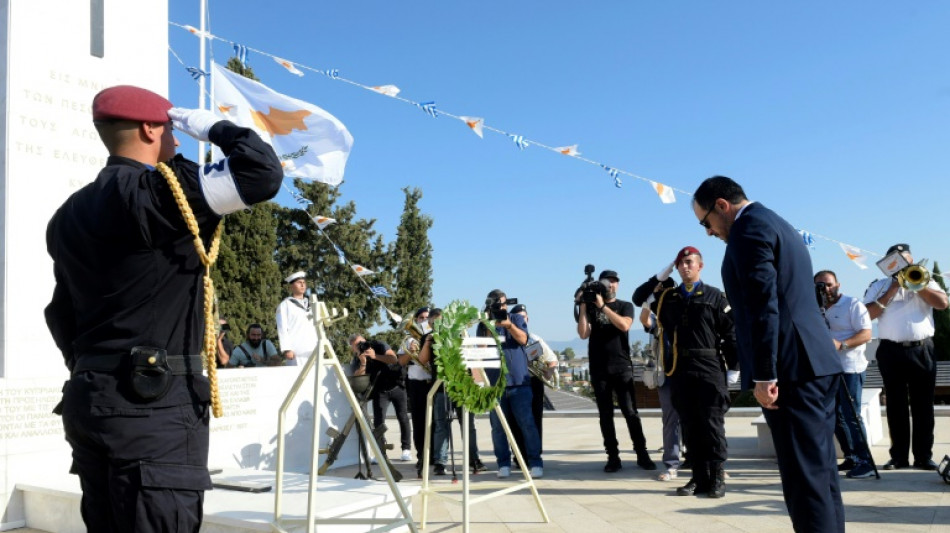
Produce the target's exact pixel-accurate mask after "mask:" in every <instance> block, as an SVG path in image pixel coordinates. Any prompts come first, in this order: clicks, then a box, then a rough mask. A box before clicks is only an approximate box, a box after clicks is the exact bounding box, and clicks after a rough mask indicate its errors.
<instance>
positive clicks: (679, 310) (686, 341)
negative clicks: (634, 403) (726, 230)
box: [638, 246, 737, 498]
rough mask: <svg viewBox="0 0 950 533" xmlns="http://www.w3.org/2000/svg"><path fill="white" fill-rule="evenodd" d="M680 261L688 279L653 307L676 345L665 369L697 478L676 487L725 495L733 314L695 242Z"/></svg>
mask: <svg viewBox="0 0 950 533" xmlns="http://www.w3.org/2000/svg"><path fill="white" fill-rule="evenodd" d="M674 266H675V267H676V269H677V270H678V271H679V274H680V277H681V278H682V279H683V283H682V284H680V285H679V286H677V287H668V288H665V289H662V292H660V293H659V294H657V295H656V298H655V300H654V301H653V303H651V304H650V307H651V309H652V310H653V312H654V313H656V315H657V318H658V320H659V325H660V327H661V331H662V335H663V339H665V341H666V342H661V343H660V346H663V345H664V344H665V345H666V346H669V347H670V349H671V350H672V351H673V354H672V356H673V357H672V360H671V362H670V363H668V364H667V366H666V367H665V369H666V372H667V376H668V377H667V379H669V380H671V385H672V397H673V406H674V408H675V409H676V412H677V413H678V414H679V416H680V420H681V421H682V423H683V426H684V429H685V431H684V432H683V433H684V435H685V437H686V447H687V448H688V449H689V459H690V462H692V466H693V473H692V474H693V475H692V479H690V480H689V483H687V484H686V485H685V486H683V487H680V488H678V489H677V490H676V493H677V494H678V495H680V496H689V495H692V494H697V495H698V494H706V495H707V496H709V497H710V498H722V497H723V496H724V495H725V472H724V470H723V467H722V464H723V462H724V461H725V460H726V430H725V414H726V411H727V410H728V409H729V390H728V386H727V384H726V370H727V368H735V367H736V364H737V363H736V339H735V330H734V328H733V325H732V315H731V314H730V312H729V311H730V307H729V302H727V301H726V297H725V295H724V294H723V293H722V291H720V290H719V289H717V288H715V287H712V286H709V285H706V284H705V283H703V282H702V281H700V279H699V274H700V271H701V270H702V268H703V257H702V255H701V254H700V253H699V250H697V249H696V248H693V247H692V246H687V247H685V248H683V249H682V250H680V251H679V253H678V254H677V255H676V260H675V261H674ZM644 285H649V286H651V287H656V286H657V280H656V278H655V277H654V278H650V280H648V281H647V282H646V284H644ZM638 291H639V289H638ZM666 360H668V361H669V360H670V358H668V357H667V358H666Z"/></svg>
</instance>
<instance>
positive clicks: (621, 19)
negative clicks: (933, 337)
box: [168, 0, 950, 341]
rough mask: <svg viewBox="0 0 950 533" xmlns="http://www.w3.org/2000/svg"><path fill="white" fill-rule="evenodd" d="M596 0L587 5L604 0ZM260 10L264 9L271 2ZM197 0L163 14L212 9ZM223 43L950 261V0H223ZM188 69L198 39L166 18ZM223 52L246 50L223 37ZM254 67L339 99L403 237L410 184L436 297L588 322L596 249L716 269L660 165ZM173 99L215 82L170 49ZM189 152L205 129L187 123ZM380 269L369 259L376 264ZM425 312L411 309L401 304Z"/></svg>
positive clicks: (630, 258)
mask: <svg viewBox="0 0 950 533" xmlns="http://www.w3.org/2000/svg"><path fill="white" fill-rule="evenodd" d="M588 4H589V5H588ZM264 5H266V6H267V8H266V10H262V6H264ZM198 9H199V8H198V3H197V2H196V1H194V0H188V1H185V0H170V1H169V20H170V21H172V22H176V23H179V24H190V25H193V26H196V27H197V26H198V25H199V10H198ZM209 12H210V22H211V26H210V30H211V32H212V33H214V34H215V35H217V36H219V37H221V38H223V39H226V40H228V41H236V42H239V43H242V44H245V45H246V46H249V47H252V48H257V49H260V50H262V51H265V52H268V53H271V54H274V55H277V56H280V57H283V58H285V59H288V60H291V61H294V62H296V63H300V64H304V65H307V66H311V67H314V68H319V69H329V68H335V69H339V71H340V74H341V76H344V77H346V78H349V79H352V80H354V81H357V82H360V83H363V84H366V85H383V84H394V85H397V86H399V87H400V89H402V93H401V94H400V96H403V97H406V98H409V99H411V100H415V101H435V102H436V104H437V106H438V107H439V108H440V109H444V110H446V111H449V112H451V113H454V114H457V115H469V116H478V117H484V118H485V119H486V124H488V125H491V126H494V127H497V128H499V129H502V130H505V131H509V132H513V133H517V134H520V135H523V136H525V137H527V138H528V139H532V140H536V141H539V142H541V143H544V144H547V145H549V146H564V145H572V144H578V145H579V148H578V149H579V151H580V152H581V154H582V155H583V156H584V157H587V158H590V159H592V160H594V161H597V162H600V163H604V164H606V165H609V166H612V167H615V168H620V169H623V170H626V171H629V172H632V173H635V174H637V175H640V176H643V177H646V178H648V179H651V180H654V181H658V182H661V183H664V184H667V185H669V186H672V187H674V188H676V189H679V190H683V191H689V192H692V191H693V190H694V189H695V188H696V186H698V185H699V183H700V182H701V181H702V180H703V179H705V178H706V177H709V176H711V175H714V174H723V175H727V176H730V177H732V178H733V179H735V180H736V181H738V182H739V183H740V184H742V185H743V187H745V190H746V193H747V195H748V196H749V197H750V198H751V199H753V200H757V201H760V202H762V203H763V204H765V205H767V206H768V207H770V208H772V209H774V210H776V211H777V212H779V213H780V214H781V215H783V216H784V217H786V218H787V219H788V220H789V221H790V222H791V223H792V224H793V225H795V226H796V227H798V228H801V229H805V230H808V231H810V232H812V233H813V234H817V235H821V236H825V237H828V238H831V239H834V240H837V241H843V242H846V243H848V244H851V245H854V246H857V247H859V248H862V249H865V250H868V251H871V252H874V253H877V254H881V253H883V252H884V250H886V249H887V247H888V246H890V245H891V244H894V243H896V242H908V243H910V244H911V246H912V249H913V251H914V255H915V257H916V258H917V259H920V258H924V257H926V258H930V261H931V265H932V263H933V261H934V259H936V260H938V261H940V262H941V268H942V269H944V270H947V269H950V253H948V252H950V245H948V239H947V237H946V235H947V229H946V227H947V223H946V219H945V217H943V215H944V213H945V210H946V208H945V206H946V205H947V200H946V191H947V179H946V178H947V168H948V165H947V154H948V146H950V143H948V141H950V134H948V129H947V127H946V123H947V116H948V111H950V68H948V61H947V50H950V42H948V41H950V33H948V32H947V31H946V24H947V22H948V20H950V16H948V15H950V4H948V3H943V2H935V1H924V2H914V3H894V2H882V1H870V2H869V1H862V2H857V1H847V2H814V1H807V2H795V3H775V2H753V1H742V2H715V3H713V2H701V1H690V2H633V1H609V2H608V1H605V2H589V3H578V2H565V1H560V0H551V1H548V2H512V1H510V0H509V1H506V2H500V1H496V0H485V1H482V2H477V3H475V2H444V1H441V2H436V1H415V2H374V1H368V2H336V3H328V2H300V1H288V0H271V1H269V2H266V3H262V2H251V1H247V0H230V1H227V2H225V1H223V0H210V5H209ZM168 31H169V44H170V46H171V47H172V48H173V49H174V51H175V52H176V53H177V54H179V55H180V56H181V57H182V59H183V60H184V61H185V63H186V64H187V65H189V66H191V65H197V64H198V40H197V39H196V38H195V37H194V36H193V35H191V34H189V33H187V32H185V31H184V30H182V29H180V28H178V27H175V26H169V30H168ZM213 53H214V57H215V59H216V60H218V61H219V62H221V63H224V62H226V61H227V58H228V57H229V56H230V55H231V54H232V51H231V47H230V45H229V44H227V43H222V42H216V43H214V45H213ZM249 64H250V65H251V66H252V67H253V68H254V70H255V72H256V73H257V75H258V76H259V77H260V78H261V80H262V81H263V82H264V83H265V84H267V85H268V86H270V87H271V88H273V89H274V90H277V91H279V92H282V93H285V94H288V95H290V96H293V97H296V98H299V99H302V100H306V101H309V102H312V103H314V104H316V105H318V106H320V107H322V108H324V109H326V110H327V111H329V112H330V113H332V114H334V115H335V116H336V117H337V118H339V119H340V120H341V121H342V122H343V123H344V124H346V126H347V127H348V128H349V130H350V132H351V133H352V135H353V137H354V138H355V142H354V146H353V151H352V153H351V154H350V159H349V162H348V165H347V170H346V178H345V182H344V183H343V184H342V185H341V186H340V187H341V192H342V194H343V199H344V200H353V201H355V202H356V205H357V208H358V215H359V216H361V217H364V218H375V219H377V224H376V229H377V230H378V231H379V232H380V233H381V234H382V235H383V236H384V238H385V239H386V240H388V241H391V240H393V239H395V227H396V225H397V224H398V220H399V216H400V214H401V210H402V204H403V194H402V192H401V189H402V188H403V187H406V186H411V187H419V188H421V189H422V191H423V194H424V196H423V199H422V201H421V204H420V205H421V208H422V210H423V211H424V212H426V213H428V214H429V215H431V216H432V217H433V219H434V221H435V224H434V226H433V228H432V230H431V231H430V234H429V238H430V239H431V241H432V244H433V247H434V253H433V268H434V276H435V279H434V287H433V292H434V299H435V302H434V303H435V304H437V305H444V304H445V303H447V302H448V301H450V300H454V299H467V300H469V301H471V302H473V303H475V304H476V305H480V303H481V302H482V301H483V300H484V296H485V294H486V293H488V291H490V290H491V289H494V288H501V289H503V290H505V291H506V292H507V293H508V295H509V296H512V297H517V298H519V300H521V301H522V302H523V303H526V304H527V306H528V309H529V312H530V314H531V324H530V325H531V328H532V330H533V331H534V332H536V333H538V334H540V335H542V336H543V337H544V338H546V339H548V340H552V341H565V340H570V339H574V338H576V332H575V329H574V320H573V316H572V313H571V310H572V296H573V293H574V290H575V289H576V288H577V286H578V285H579V283H580V282H581V281H582V279H583V269H584V265H585V264H587V263H593V264H594V265H596V267H597V270H598V272H599V271H600V270H602V269H605V268H610V269H613V270H617V271H618V272H619V273H620V276H621V284H620V297H621V298H623V299H629V297H630V294H631V293H632V291H633V289H634V288H635V287H636V285H638V284H639V283H641V282H642V281H643V280H645V279H646V278H647V277H649V276H650V275H651V274H654V273H656V271H657V270H659V269H660V268H661V267H662V266H664V265H665V264H667V263H669V262H670V261H671V260H672V258H673V256H674V255H675V253H676V251H677V250H678V249H679V248H681V247H683V246H685V245H693V246H696V247H698V248H699V249H700V250H701V251H702V252H703V255H704V258H705V263H706V266H705V270H704V272H703V274H704V276H703V277H704V279H705V280H706V281H707V282H708V283H711V284H713V285H717V286H721V281H720V275H719V268H720V264H721V259H722V255H723V251H724V247H725V245H724V244H723V243H722V242H721V241H719V240H717V239H713V238H710V237H706V236H705V234H704V233H703V231H702V228H700V227H699V226H698V225H697V223H696V219H695V217H694V216H693V214H692V210H691V209H690V201H689V200H690V199H689V195H688V194H683V193H679V192H678V193H677V202H676V203H674V204H669V205H664V204H662V203H661V202H660V201H659V199H658V197H657V195H656V193H654V191H653V189H652V188H651V187H650V186H649V184H647V183H645V182H643V181H640V180H637V179H634V178H631V177H623V186H622V187H621V188H616V187H615V186H614V181H613V179H612V178H611V177H610V176H609V175H608V174H607V172H605V171H604V170H603V169H601V168H599V167H597V166H595V165H591V164H588V163H585V162H582V161H578V160H575V159H572V158H569V157H565V156H561V155H558V154H555V153H552V152H550V151H547V150H544V149H541V148H539V147H537V146H534V147H532V146H529V147H528V148H527V149H526V150H524V151H520V150H518V148H516V147H515V145H514V144H513V143H512V142H511V140H509V139H507V138H505V137H503V136H501V135H498V134H494V133H490V132H486V133H485V138H484V139H479V138H478V137H477V136H476V135H474V134H473V133H472V132H471V130H469V129H468V128H467V127H465V126H464V125H463V124H462V123H461V122H459V121H457V120H454V119H451V118H448V117H444V116H443V117H439V118H435V119H433V118H430V117H429V116H427V115H425V114H424V113H423V112H422V111H420V110H419V109H417V108H415V107H413V106H411V105H408V104H405V103H402V102H399V101H397V100H393V99H391V98H387V97H385V96H381V95H377V94H375V93H372V92H369V91H365V90H363V89H360V88H357V87H354V86H351V85H349V84H346V83H342V82H339V81H334V80H330V79H329V78H326V77H324V76H321V75H319V74H316V73H311V72H308V73H307V75H306V76H304V77H302V78H298V77H296V76H293V75H291V74H289V73H288V72H287V71H286V70H284V69H283V68H282V67H280V66H279V65H277V64H276V63H275V62H274V61H273V60H272V59H271V58H269V57H266V56H262V55H259V54H255V53H253V52H251V53H250V56H249ZM169 84H170V93H171V99H172V100H173V101H174V102H176V104H177V105H180V106H189V107H194V106H195V105H196V104H197V98H198V97H197V85H196V84H195V82H194V81H193V80H192V79H191V77H190V75H189V74H188V73H187V72H186V71H185V70H184V68H183V67H181V66H180V65H179V63H178V62H177V60H176V59H174V57H172V56H171V55H169ZM179 139H180V140H181V141H182V143H183V150H184V153H185V154H186V155H189V156H191V157H193V156H194V154H195V150H194V145H193V144H192V143H189V142H187V140H186V139H185V138H182V136H181V135H179ZM873 259H876V257H872V260H871V261H869V265H870V267H871V268H869V269H868V270H860V269H858V268H857V267H856V266H854V265H853V263H851V261H849V260H848V259H847V257H846V256H845V255H844V253H843V252H842V251H841V249H840V247H839V246H838V244H836V243H835V242H830V241H828V240H825V239H822V238H816V239H815V247H814V250H812V261H813V263H814V266H815V269H816V270H819V269H826V268H827V269H831V270H834V271H836V272H838V274H839V280H840V281H841V282H842V286H843V287H842V288H843V291H844V292H845V293H848V294H858V295H860V294H862V293H863V291H864V289H865V287H866V286H867V285H868V283H870V282H871V281H872V280H873V279H875V278H876V277H878V276H879V275H880V272H879V271H877V269H876V268H875V267H874V265H873ZM366 266H369V267H372V265H366ZM396 311H397V312H400V311H407V310H396Z"/></svg>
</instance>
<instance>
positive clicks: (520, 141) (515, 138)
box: [508, 134, 528, 150]
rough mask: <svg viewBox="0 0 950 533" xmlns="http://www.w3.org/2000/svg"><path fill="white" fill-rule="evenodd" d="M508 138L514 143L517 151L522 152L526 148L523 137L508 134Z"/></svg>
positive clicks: (526, 143) (525, 141)
mask: <svg viewBox="0 0 950 533" xmlns="http://www.w3.org/2000/svg"><path fill="white" fill-rule="evenodd" d="M508 136H509V137H511V140H512V141H514V143H515V146H517V147H518V149H519V150H524V149H525V148H527V147H528V141H527V140H526V139H525V138H524V136H522V135H512V134H509V135H508Z"/></svg>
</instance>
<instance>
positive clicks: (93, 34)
mask: <svg viewBox="0 0 950 533" xmlns="http://www.w3.org/2000/svg"><path fill="white" fill-rule="evenodd" d="M197 9H198V8H197V5H196V8H195V10H196V12H197ZM196 16H197V13H196ZM0 29H2V31H0V40H2V47H0V75H2V83H0V140H2V146H3V157H2V158H0V162H2V163H0V198H2V202H0V213H2V226H0V227H2V231H0V258H2V261H3V269H2V271H0V301H2V303H3V305H2V306H0V509H2V514H0V530H6V529H13V528H17V527H23V526H25V525H28V524H27V523H26V516H25V511H24V504H23V496H22V494H21V493H19V492H18V491H17V490H16V486H17V484H18V483H20V484H24V485H26V484H36V483H38V482H39V483H42V481H43V480H44V478H47V479H49V478H53V477H66V476H68V474H67V472H68V469H69V465H70V462H71V458H70V450H69V446H68V445H67V444H66V442H65V440H64V439H63V430H62V422H61V420H60V418H59V417H58V416H55V415H53V414H52V413H51V411H52V409H53V407H54V406H55V404H56V403H57V402H58V401H59V399H60V390H61V389H62V385H63V382H64V381H65V380H66V379H67V378H68V374H67V371H66V368H65V366H64V364H63V360H62V356H61V354H60V352H59V350H58V349H57V348H56V346H55V344H54V343H53V340H52V338H51V337H50V334H49V331H48V330H47V327H46V321H45V319H44V316H43V309H44V308H45V306H46V305H47V303H48V302H49V301H50V298H51V296H52V291H53V269H52V261H51V260H50V258H49V256H48V255H47V253H46V244H45V242H46V225H47V222H48V221H49V219H50V217H51V216H52V214H53V212H54V211H55V210H56V208H57V207H58V206H59V205H60V204H62V202H63V201H64V200H65V199H66V198H67V197H68V196H69V195H70V194H71V193H73V192H74V191H76V190H78V189H79V188H80V187H82V186H84V185H85V184H87V183H89V182H91V181H92V180H93V179H94V178H95V177H96V175H97V173H98V171H99V169H100V168H101V167H102V166H104V164H105V161H106V157H107V155H108V154H107V153H106V150H105V148H104V147H103V146H102V143H101V142H100V141H99V137H98V135H97V134H96V131H95V129H94V127H93V125H92V99H93V97H94V96H95V95H96V93H97V92H99V91H100V90H101V89H103V88H106V87H109V86H112V85H119V84H130V85H138V86H142V87H146V88H149V89H151V90H153V91H155V92H157V93H160V94H165V95H167V94H168V91H167V87H168V76H169V68H168V32H169V26H168V5H167V0H147V1H146V0H137V1H131V2H118V1H117V2H106V1H105V0H89V1H83V0H76V1H70V2H64V1H56V0H0ZM196 46H197V41H196ZM296 372H297V369H295V368H277V369H274V368H267V369H258V370H243V371H242V370H229V371H222V372H220V374H219V375H220V376H221V383H220V389H221V392H222V397H223V398H224V403H225V417H224V418H221V419H214V420H212V437H211V459H210V462H211V463H212V464H211V466H219V467H223V468H261V469H268V468H272V466H271V463H272V456H273V450H272V443H273V442H274V441H275V440H276V413H277V407H278V406H279V405H280V402H281V401H282V400H283V396H284V394H285V393H286V391H287V390H288V388H289V386H290V384H291V383H292V382H293V380H294V379H295V377H296V375H297V373H296ZM328 385H329V389H328V391H329V392H330V394H328V399H327V403H328V405H327V408H326V409H324V410H323V411H324V412H326V413H327V415H326V416H325V417H323V420H322V421H321V426H324V427H326V426H327V425H328V424H330V423H332V424H333V425H335V426H339V425H340V424H341V423H340V422H339V419H342V418H344V417H345V416H348V415H349V411H348V408H346V407H344V406H343V403H342V402H338V401H335V399H332V398H331V397H332V396H334V395H333V394H332V392H333V391H334V390H339V385H338V384H336V383H332V384H331V383H328ZM305 390H306V389H305ZM311 390H312V389H311ZM310 402H311V399H309V398H308V395H307V394H301V395H300V398H299V399H298V400H297V402H296V405H297V407H298V408H297V409H295V410H293V411H292V412H293V413H297V415H298V416H297V419H296V420H291V421H290V422H291V426H292V428H293V429H291V431H290V434H291V435H290V436H291V438H290V439H289V440H290V442H292V443H293V442H296V443H298V444H297V448H298V451H297V453H296V454H295V455H294V456H293V457H289V458H288V465H287V466H288V469H290V470H296V471H306V470H307V468H308V466H309V448H310V447H309V439H306V443H304V442H303V439H302V437H301V436H302V435H310V434H311V433H310V430H308V429H307V428H308V427H312V423H313V421H312V406H310ZM341 410H342V411H345V412H341ZM323 440H324V441H326V437H325V436H324V437H323ZM355 454H356V448H355V446H350V447H348V448H347V449H346V450H345V452H344V453H343V454H342V455H341V457H340V459H339V462H338V464H339V465H345V464H353V462H355Z"/></svg>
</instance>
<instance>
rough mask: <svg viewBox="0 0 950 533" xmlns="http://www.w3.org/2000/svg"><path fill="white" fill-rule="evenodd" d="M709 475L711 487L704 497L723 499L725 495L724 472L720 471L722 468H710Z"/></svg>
mask: <svg viewBox="0 0 950 533" xmlns="http://www.w3.org/2000/svg"><path fill="white" fill-rule="evenodd" d="M710 470H711V472H710V474H711V475H712V486H711V487H709V491H708V492H706V497H708V498H723V497H725V495H726V471H725V470H723V469H722V466H721V465H720V466H712V467H710Z"/></svg>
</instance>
